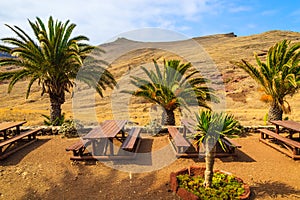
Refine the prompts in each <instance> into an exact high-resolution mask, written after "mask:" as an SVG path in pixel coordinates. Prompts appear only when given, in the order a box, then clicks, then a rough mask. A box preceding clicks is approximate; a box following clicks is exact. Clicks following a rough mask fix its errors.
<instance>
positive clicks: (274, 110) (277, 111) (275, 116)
mask: <svg viewBox="0 0 300 200" xmlns="http://www.w3.org/2000/svg"><path fill="white" fill-rule="evenodd" d="M282 114H283V110H282V108H281V106H280V105H279V104H278V103H276V102H275V101H273V102H272V103H271V107H270V109H269V114H268V120H282Z"/></svg>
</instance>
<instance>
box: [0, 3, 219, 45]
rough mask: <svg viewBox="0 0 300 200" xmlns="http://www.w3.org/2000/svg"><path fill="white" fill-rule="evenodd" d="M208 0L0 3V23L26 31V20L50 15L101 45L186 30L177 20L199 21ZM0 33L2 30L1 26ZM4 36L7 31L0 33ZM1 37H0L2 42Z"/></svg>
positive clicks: (209, 5) (210, 6)
mask: <svg viewBox="0 0 300 200" xmlns="http://www.w3.org/2000/svg"><path fill="white" fill-rule="evenodd" d="M211 2H213V1H208V0H189V1H181V0H151V1H150V0H144V1H140V0H126V1H121V0H110V1H104V0H103V1H98V0H86V1H82V0H80V1H77V0H76V1H75V0H64V1H63V0H51V1H46V0H40V1H36V0H26V1H23V0H9V1H1V3H0V7H1V10H2V11H1V14H0V22H1V23H2V24H4V23H8V24H10V25H19V26H21V27H22V28H23V29H24V30H26V31H30V28H29V25H28V23H27V19H28V18H29V19H30V20H35V17H36V16H38V17H40V18H42V19H43V20H47V19H48V17H49V16H50V15H52V16H53V17H54V18H56V19H59V20H61V21H65V20H67V19H70V20H71V22H73V23H75V24H77V28H76V29H75V31H74V33H76V34H83V35H86V36H88V37H89V38H90V39H91V42H93V43H100V42H104V41H105V40H107V39H109V38H111V37H113V36H114V35H117V34H118V33H121V32H124V31H128V30H133V29H138V28H145V27H159V28H165V29H175V30H187V29H190V27H188V26H187V25H185V24H181V22H180V21H181V20H185V21H187V22H188V21H197V20H201V15H202V14H204V13H206V14H207V13H209V12H213V10H214V9H213V7H214V6H215V3H211ZM1 29H5V28H4V27H3V26H2V25H1ZM1 32H2V33H3V34H5V35H6V36H7V34H11V32H10V31H9V30H4V31H1ZM3 36H4V35H2V34H1V35H0V37H1V38H2V37H3Z"/></svg>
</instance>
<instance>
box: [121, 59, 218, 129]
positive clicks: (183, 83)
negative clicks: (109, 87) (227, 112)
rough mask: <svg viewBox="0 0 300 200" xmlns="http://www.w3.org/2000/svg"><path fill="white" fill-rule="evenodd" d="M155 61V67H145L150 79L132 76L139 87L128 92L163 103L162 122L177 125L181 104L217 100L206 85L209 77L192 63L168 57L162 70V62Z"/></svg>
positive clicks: (156, 102) (186, 106)
mask: <svg viewBox="0 0 300 200" xmlns="http://www.w3.org/2000/svg"><path fill="white" fill-rule="evenodd" d="M153 62H154V67H155V71H153V70H150V71H149V70H148V69H146V68H145V67H141V68H142V70H143V71H144V73H145V74H146V75H147V79H143V78H140V77H131V78H132V80H131V83H132V84H133V85H135V86H136V87H137V88H138V89H137V90H136V91H124V92H127V93H130V94H132V95H134V96H138V97H143V98H145V99H147V100H149V101H150V102H152V103H155V104H158V105H160V106H161V107H162V108H163V109H164V112H163V116H162V124H165V125H175V116H174V111H175V109H177V108H179V107H181V106H182V107H183V108H186V109H189V108H188V107H189V106H191V105H193V106H201V107H205V108H209V106H208V104H207V103H206V101H209V100H214V101H217V100H216V99H217V98H216V96H215V95H214V94H213V90H212V89H211V88H209V87H207V86H206V85H205V84H206V83H207V82H208V80H207V79H205V78H202V77H201V76H200V73H199V72H198V71H197V70H194V69H193V68H192V65H191V63H187V64H181V63H180V61H179V60H169V61H164V66H163V71H162V70H161V69H160V67H159V65H158V63H157V62H156V61H155V60H153Z"/></svg>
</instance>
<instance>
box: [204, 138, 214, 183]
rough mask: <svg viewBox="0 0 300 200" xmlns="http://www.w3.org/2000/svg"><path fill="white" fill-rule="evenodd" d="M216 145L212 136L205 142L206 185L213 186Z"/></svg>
mask: <svg viewBox="0 0 300 200" xmlns="http://www.w3.org/2000/svg"><path fill="white" fill-rule="evenodd" d="M215 149H216V145H215V142H214V140H213V139H212V138H210V139H208V140H206V143H205V165H206V167H205V172H204V183H203V185H204V187H211V184H212V178H213V175H214V171H213V170H214V163H215Z"/></svg>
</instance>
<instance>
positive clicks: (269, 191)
mask: <svg viewBox="0 0 300 200" xmlns="http://www.w3.org/2000/svg"><path fill="white" fill-rule="evenodd" d="M251 191H252V192H251V196H250V199H264V198H267V197H269V198H272V199H273V198H287V196H294V197H295V198H299V199H300V191H299V190H297V189H295V188H293V187H291V186H289V185H287V184H285V183H282V182H279V181H273V182H272V181H264V182H256V183H255V184H253V186H251Z"/></svg>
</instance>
